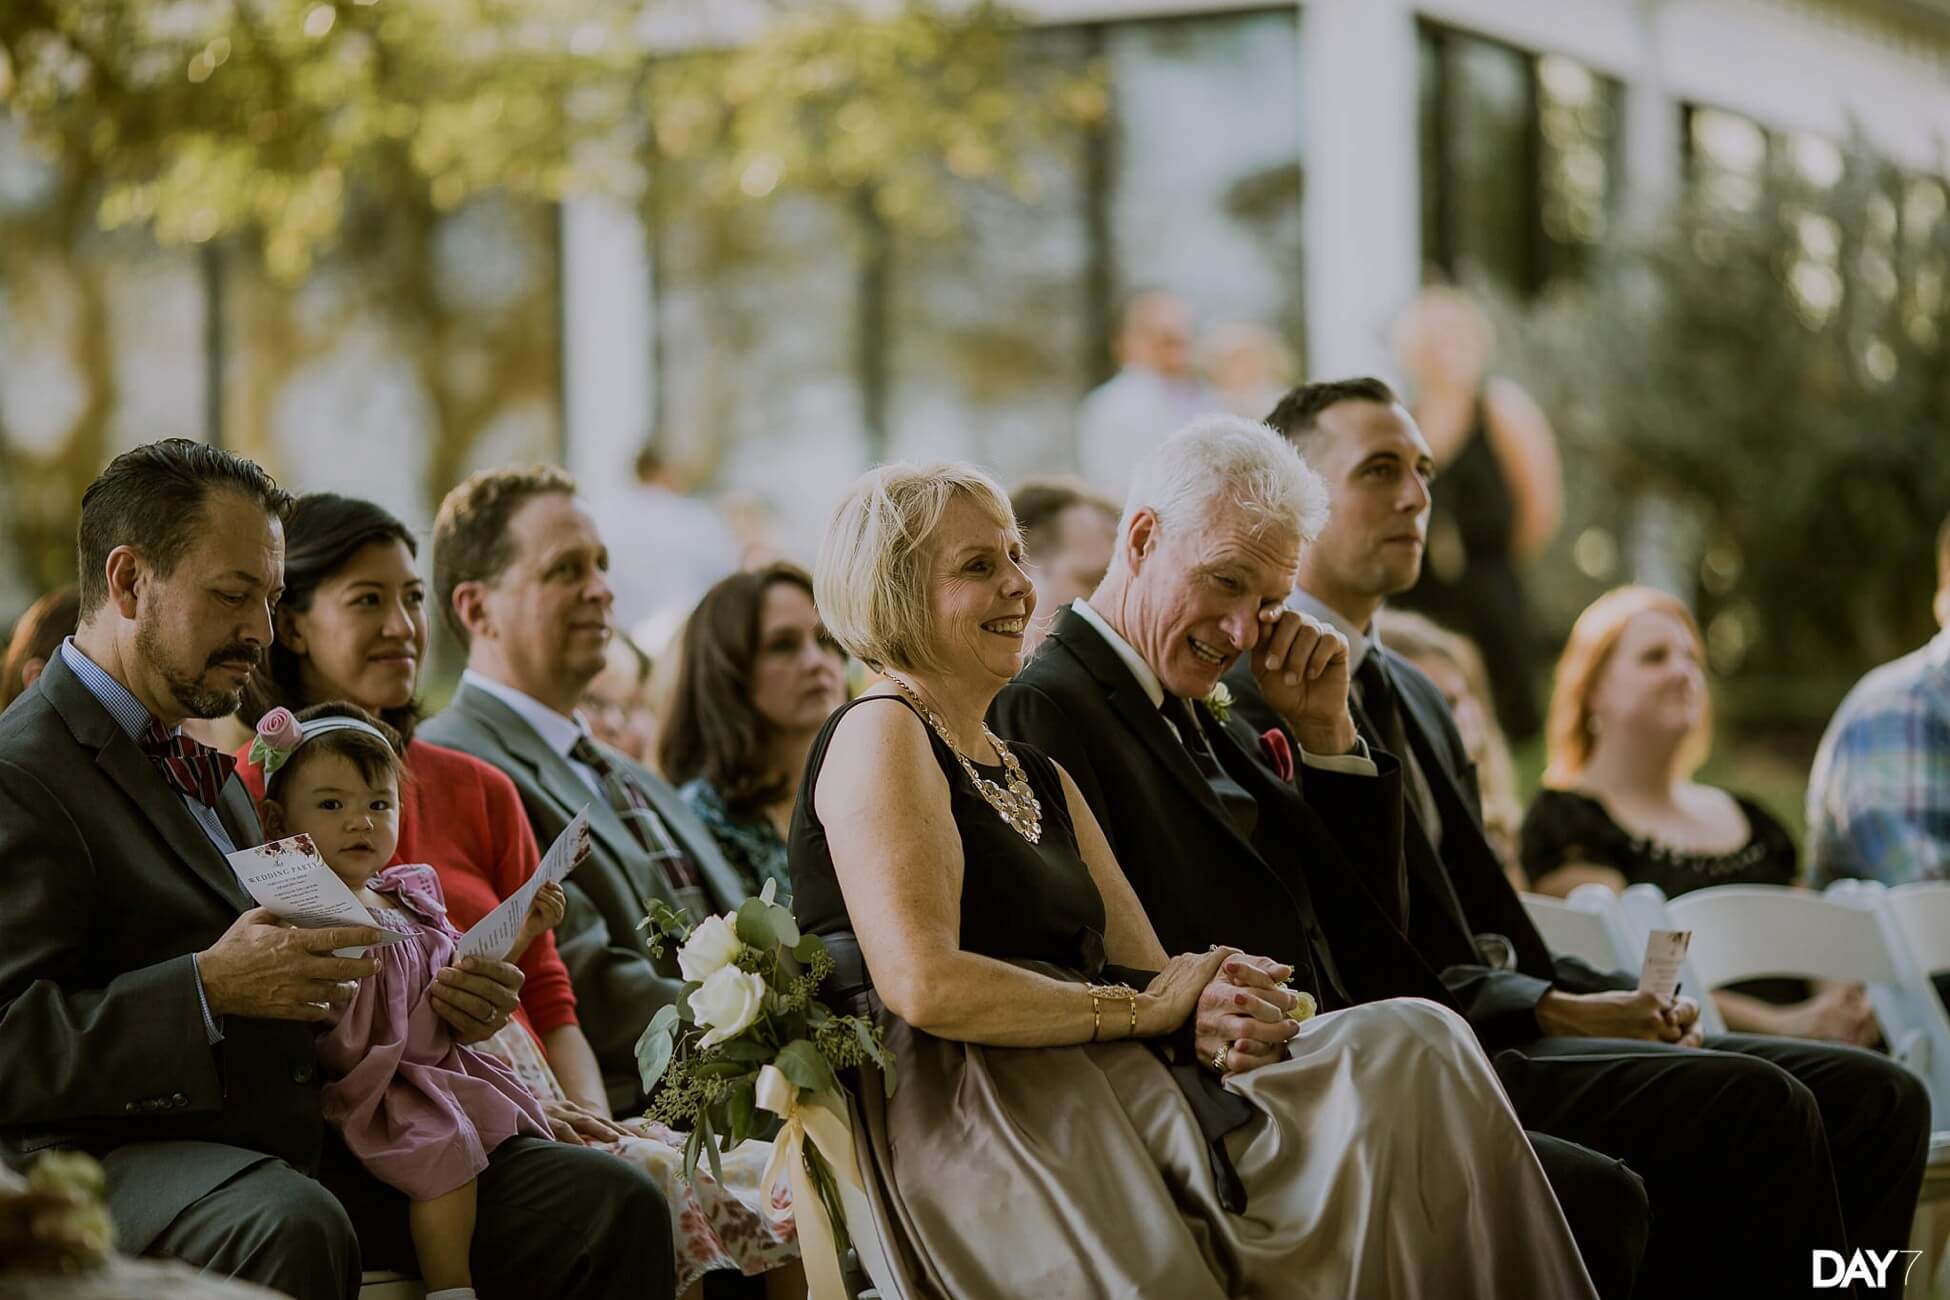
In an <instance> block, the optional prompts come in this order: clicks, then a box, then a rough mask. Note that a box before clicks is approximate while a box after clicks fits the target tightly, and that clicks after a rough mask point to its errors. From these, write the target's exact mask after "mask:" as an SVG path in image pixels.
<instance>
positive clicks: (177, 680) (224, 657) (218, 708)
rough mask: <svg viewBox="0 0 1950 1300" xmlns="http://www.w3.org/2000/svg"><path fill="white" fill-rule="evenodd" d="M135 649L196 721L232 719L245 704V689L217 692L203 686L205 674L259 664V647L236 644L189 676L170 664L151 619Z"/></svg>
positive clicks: (137, 634) (143, 626) (137, 632)
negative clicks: (229, 667)
mask: <svg viewBox="0 0 1950 1300" xmlns="http://www.w3.org/2000/svg"><path fill="white" fill-rule="evenodd" d="M135 649H136V653H137V654H139V655H141V656H142V659H143V661H144V662H145V663H147V664H148V665H149V666H150V667H151V668H153V669H155V670H156V671H157V672H159V673H161V674H162V678H163V681H165V682H166V683H168V685H169V693H170V695H171V696H172V697H174V699H175V700H176V702H177V703H178V704H180V705H182V706H183V713H184V715H185V716H187V717H192V718H222V717H228V716H229V715H230V714H232V713H235V712H236V711H237V706H238V705H239V704H242V703H243V701H244V688H243V687H242V686H241V685H239V686H238V687H237V688H236V689H235V690H228V691H224V690H216V689H214V688H212V687H209V686H205V685H204V684H203V673H206V672H208V671H209V670H210V669H212V668H216V667H218V666H220V665H223V664H244V665H246V666H248V667H251V668H255V667H256V666H257V661H258V649H257V647H256V646H253V645H251V644H249V643H248V642H244V641H233V642H231V643H230V644H229V645H227V646H224V647H222V648H221V649H219V650H217V651H215V652H214V653H212V654H211V655H210V657H209V658H208V659H206V660H204V661H203V667H202V669H201V670H200V671H198V672H195V673H186V672H184V671H183V670H182V669H180V668H178V667H177V666H176V665H175V664H173V663H171V662H170V660H169V656H168V653H167V651H166V650H165V649H164V647H163V642H162V636H161V634H160V633H159V632H157V630H156V625H155V623H153V622H151V621H149V620H147V619H145V620H143V621H141V622H140V623H138V624H137V625H136V629H135Z"/></svg>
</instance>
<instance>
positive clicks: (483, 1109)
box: [318, 866, 550, 1201]
mask: <svg viewBox="0 0 1950 1300" xmlns="http://www.w3.org/2000/svg"><path fill="white" fill-rule="evenodd" d="M370 887H371V889H372V890H373V892H374V893H378V894H389V895H391V896H392V897H393V898H394V899H396V900H397V901H398V902H399V904H400V907H401V910H400V911H397V912H393V911H383V910H382V911H379V912H375V914H374V915H375V918H376V920H377V921H378V923H379V924H380V925H383V926H385V927H386V928H387V929H390V930H407V929H411V931H412V932H413V935H414V937H413V939H412V940H411V941H409V942H406V943H399V944H394V945H392V946H391V947H388V948H380V949H376V950H375V951H376V952H377V953H378V955H379V962H380V965H379V971H378V973H377V974H375V975H373V976H372V977H371V978H369V979H365V980H362V981H360V983H359V991H358V993H357V994H355V995H354V996H353V999H352V1001H351V1002H350V1003H349V1004H347V1006H346V1007H345V1010H344V1011H343V1012H342V1013H341V1014H340V1016H339V1019H338V1022H337V1023H336V1024H335V1025H333V1026H332V1027H331V1028H330V1029H329V1030H327V1031H326V1032H325V1033H322V1034H320V1035H319V1037H318V1061H319V1064H320V1065H321V1066H323V1067H324V1070H325V1074H326V1077H327V1079H328V1082H327V1083H326V1084H325V1088H324V1111H325V1119H326V1122H327V1123H330V1124H332V1125H333V1126H334V1127H336V1128H337V1129H338V1130H339V1132H340V1133H341V1134H343V1135H344V1138H345V1145H346V1147H347V1149H349V1150H350V1151H351V1152H352V1154H353V1155H355V1156H357V1157H358V1158H359V1161H360V1163H362V1164H363V1165H365V1167H366V1168H367V1169H368V1170H370V1171H371V1172H372V1174H373V1176H374V1177H376V1178H378V1179H379V1180H380V1181H382V1182H384V1183H387V1184H389V1185H391V1186H393V1187H397V1188H398V1189H399V1190H400V1191H402V1192H404V1193H406V1195H407V1196H408V1197H410V1198H412V1199H413V1200H416V1201H429V1200H432V1199H433V1198H434V1197H436V1196H444V1195H445V1194H446V1193H448V1192H451V1191H453V1190H455V1189H456V1188H459V1187H461V1186H463V1185H465V1184H466V1183H467V1182H468V1181H470V1180H471V1179H473V1178H474V1177H476V1176H477V1175H479V1174H480V1172H481V1171H482V1170H483V1169H486V1168H487V1163H488V1154H489V1153H490V1152H492V1151H493V1150H494V1149H495V1148H496V1147H498V1146H500V1145H501V1144H502V1143H503V1142H505V1141H507V1140H508V1139H509V1138H511V1137H513V1136H515V1135H516V1134H518V1133H526V1134H529V1135H532V1136H534V1137H540V1138H546V1137H548V1136H549V1135H550V1134H549V1127H548V1120H547V1118H546V1117H545V1116H544V1115H543V1113H542V1104H541V1103H540V1102H539V1101H537V1100H535V1097H534V1096H533V1094H531V1093H530V1092H529V1091H528V1090H527V1089H526V1088H525V1087H523V1086H522V1084H521V1082H520V1081H519V1080H518V1079H516V1078H515V1075H514V1072H513V1071H512V1070H510V1069H509V1068H508V1067H507V1066H505V1065H503V1064H502V1063H501V1062H500V1061H498V1060H496V1059H494V1058H493V1057H492V1056H489V1055H487V1054H485V1053H483V1052H479V1051H476V1050H475V1049H474V1048H471V1047H463V1046H461V1045H460V1044H459V1043H458V1042H456V1041H455V1039H454V1036H453V1031H452V1030H451V1029H449V1028H448V1026H447V1022H446V1021H444V1020H442V1019H441V1018H440V1017H439V1015H437V1014H436V1013H435V1011H434V1009H433V1004H432V1003H431V1002H430V1001H429V1000H428V998H427V991H428V989H429V987H430V986H431V985H432V983H433V975H434V972H435V971H437V970H439V969H440V968H441V967H442V966H447V965H451V964H452V963H453V960H454V942H455V940H457V939H459V938H460V935H459V934H458V933H456V932H455V930H454V928H453V927H452V926H451V925H449V924H448V923H447V909H446V904H445V901H444V899H443V898H442V896H441V893H440V879H439V877H438V876H436V875H435V874H434V871H433V868H432V867H425V866H399V867H388V868H387V869H386V870H385V871H383V872H381V873H380V874H379V875H378V877H377V878H375V879H374V880H373V881H372V882H371V886H370Z"/></svg>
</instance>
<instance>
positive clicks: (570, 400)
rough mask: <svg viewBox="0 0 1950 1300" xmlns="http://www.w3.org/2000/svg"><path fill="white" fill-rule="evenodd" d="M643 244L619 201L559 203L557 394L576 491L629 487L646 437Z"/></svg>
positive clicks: (595, 493)
mask: <svg viewBox="0 0 1950 1300" xmlns="http://www.w3.org/2000/svg"><path fill="white" fill-rule="evenodd" d="M650 283H651V281H650V245H649V240H648V239H647V238H646V234H645V231H644V227H643V222H642V220H641V219H640V218H639V217H638V216H637V213H636V210H635V209H634V208H633V207H632V206H631V205H630V204H629V203H628V202H626V201H624V200H620V199H616V198H612V197H609V196H601V195H587V196H583V197H578V198H573V199H569V200H567V201H566V202H564V203H563V205H562V395H563V403H562V407H563V412H564V420H565V422H566V423H567V426H568V427H567V429H566V430H565V434H566V437H565V441H566V443H567V445H568V462H569V463H568V469H569V472H570V473H572V474H574V475H575V476H576V480H577V482H578V483H579V484H580V485H581V487H582V489H583V491H584V493H585V494H587V495H589V496H591V497H599V496H602V495H604V494H605V493H606V492H607V491H608V490H610V489H611V488H614V487H616V486H619V485H622V484H626V483H628V482H630V481H631V474H632V463H633V462H634V460H635V457H636V453H637V451H638V449H639V448H640V447H641V446H642V445H643V440H644V438H645V437H646V436H647V435H648V434H649V433H650V432H651V428H650V421H651V413H652V411H653V410H654V409H655V406H654V404H653V403H652V400H651V398H652V392H653V389H652V385H653V384H655V383H656V381H657V376H655V375H654V374H652V373H651V369H652V356H653V351H652V331H653V330H654V328H655V322H654V318H653V316H652V303H651V301H650Z"/></svg>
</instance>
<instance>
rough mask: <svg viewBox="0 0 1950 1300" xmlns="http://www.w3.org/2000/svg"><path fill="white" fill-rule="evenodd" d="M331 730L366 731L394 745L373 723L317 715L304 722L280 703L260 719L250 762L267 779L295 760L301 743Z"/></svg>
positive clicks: (389, 744)
mask: <svg viewBox="0 0 1950 1300" xmlns="http://www.w3.org/2000/svg"><path fill="white" fill-rule="evenodd" d="M328 731H363V732H365V733H366V734H367V735H369V736H372V737H374V738H375V739H378V740H382V741H385V743H386V747H387V748H388V749H391V748H392V744H393V742H392V741H390V740H386V733H384V732H383V731H381V730H380V729H379V728H377V727H375V726H373V725H372V724H371V723H369V722H361V721H360V720H359V719H357V718H313V719H312V720H311V721H310V722H300V721H298V716H297V715H296V714H294V713H293V712H292V711H291V710H290V709H287V708H285V707H284V706H283V705H279V706H278V707H277V708H275V709H272V710H271V711H270V712H269V713H267V714H265V715H264V716H263V717H261V718H259V719H258V720H257V734H256V735H254V736H252V737H251V752H250V761H251V762H253V763H255V764H257V765H258V767H259V768H261V769H262V770H263V772H264V779H265V780H266V781H269V780H270V779H271V776H272V774H273V773H275V772H276V771H277V770H278V769H279V768H281V767H283V766H284V765H285V764H286V763H288V762H290V761H291V756H292V755H293V754H295V753H297V752H298V746H300V745H302V744H304V743H305V742H306V741H307V740H312V739H315V738H316V737H319V736H322V735H324V734H325V733H326V732H328Z"/></svg>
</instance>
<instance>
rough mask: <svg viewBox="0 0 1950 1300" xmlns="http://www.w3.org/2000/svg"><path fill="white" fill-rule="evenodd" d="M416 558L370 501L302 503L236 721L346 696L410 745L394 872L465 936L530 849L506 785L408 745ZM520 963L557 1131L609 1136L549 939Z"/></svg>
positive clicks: (514, 885)
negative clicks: (410, 876)
mask: <svg viewBox="0 0 1950 1300" xmlns="http://www.w3.org/2000/svg"><path fill="white" fill-rule="evenodd" d="M415 553H416V548H415V546H414V542H413V535H412V534H411V533H409V532H408V531H407V530H406V526H405V525H404V524H402V523H400V522H399V520H397V519H395V518H393V516H391V515H390V514H388V513H386V511H384V510H382V509H381V508H379V507H378V506H376V505H373V504H372V503H371V502H367V501H359V500H355V499H353V498H350V497H341V496H335V495H333V494H331V493H327V492H319V493H313V494H311V495H309V496H304V497H300V498H299V499H298V503H297V506H296V508H295V509H294V510H293V511H292V515H291V519H290V522H289V523H287V524H286V525H285V557H284V582H285V587H284V595H283V597H282V599H281V600H280V602H279V604H278V611H277V640H276V641H275V642H274V643H273V645H272V646H271V649H270V653H269V654H268V655H266V656H265V657H264V659H263V660H261V661H260V662H259V665H258V668H257V672H256V674H255V675H254V676H253V677H252V679H251V682H250V685H249V687H248V689H247V690H246V691H245V693H244V704H243V707H242V709H241V710H240V713H241V716H242V718H243V720H244V721H245V722H247V723H250V724H251V725H253V726H255V725H256V723H257V720H258V718H260V717H262V716H263V715H264V714H265V713H268V712H269V711H270V710H271V709H273V708H275V707H277V706H278V705H284V706H285V707H286V708H289V709H291V710H292V711H293V712H296V711H298V710H300V709H305V708H309V707H310V706H312V705H314V704H323V703H325V702H327V701H329V700H348V701H350V702H351V703H353V704H357V705H358V706H360V707H361V708H363V709H365V710H366V711H368V712H370V713H374V714H377V715H378V716H379V717H381V718H382V719H384V720H385V721H386V722H387V723H388V724H389V725H391V726H392V727H393V728H394V729H396V730H397V731H398V732H399V733H400V735H401V736H402V737H404V738H405V739H406V741H407V746H406V772H407V779H406V781H405V782H404V783H403V785H402V786H401V789H400V835H399V852H398V853H396V854H395V855H394V858H393V862H394V863H395V864H397V863H402V862H424V863H427V864H429V865H431V866H432V867H433V868H434V870H435V871H437V872H438V873H439V876H440V885H441V888H442V889H443V890H444V891H445V892H446V895H447V907H448V911H449V914H450V915H451V917H452V919H453V922H454V924H455V925H456V926H458V927H459V928H461V929H463V930H465V929H466V928H467V927H468V926H470V925H472V924H473V923H474V922H476V921H478V920H480V919H481V918H482V917H483V916H485V915H487V914H488V913H489V912H490V911H492V910H493V909H494V907H495V905H496V904H498V903H499V902H500V901H501V900H502V899H504V898H506V897H508V895H510V894H512V893H514V892H515V890H517V889H518V888H520V887H521V884H522V882H523V881H525V880H527V879H528V877H529V876H530V875H531V874H532V873H533V872H534V870H535V865H536V863H537V861H538V860H539V858H540V853H539V851H538V850H537V848H536V845H535V833H534V831H533V830H531V829H530V828H529V825H528V816H527V814H526V813H524V812H523V811H522V807H521V798H520V796H519V795H517V794H516V793H515V786H514V782H512V781H510V780H509V779H508V778H507V776H506V775H504V774H503V773H501V772H500V771H498V770H497V769H495V768H493V767H490V766H489V765H488V764H486V763H483V762H482V761H481V760H480V759H477V758H474V757H472V756H471V755H468V754H462V753H459V752H457V751H455V750H451V749H444V748H442V747H441V746H439V745H432V744H428V743H427V742H426V741H424V740H416V739H414V738H413V724H414V722H415V721H416V720H417V719H418V716H419V712H418V708H417V706H416V705H415V702H414V690H415V688H416V687H417V686H418V684H419V676H420V666H421V665H422V664H423V663H424V662H425V660H426V652H427V615H426V607H425V600H426V596H425V584H424V583H422V582H421V580H420V577H419V574H417V573H416V572H415V571H414V568H413V561H414V556H415ZM237 775H238V776H239V777H241V778H243V781H244V784H245V785H246V786H248V787H249V788H250V791H251V794H252V796H253V797H255V798H257V799H259V800H261V799H263V797H264V774H263V773H262V772H261V771H259V770H258V769H257V767H256V766H255V765H253V764H252V763H251V762H250V747H249V746H245V747H244V748H243V749H241V750H239V751H238V753H237ZM519 965H520V966H521V970H522V974H523V975H524V976H526V979H525V981H524V982H523V984H522V988H521V1006H520V1008H519V1009H518V1010H517V1011H516V1013H515V1019H516V1020H517V1021H518V1022H519V1023H520V1024H521V1025H522V1026H523V1027H524V1028H526V1029H527V1030H528V1032H529V1033H530V1034H531V1035H533V1036H534V1038H535V1040H536V1042H537V1043H538V1044H539V1045H540V1047H541V1049H542V1053H543V1055H544V1056H545V1057H546V1058H547V1060H548V1064H549V1066H550V1067H551V1068H552V1069H553V1070H554V1072H555V1077H556V1079H557V1080H558V1081H559V1082H560V1083H561V1085H562V1091H563V1092H565V1093H566V1094H567V1095H568V1101H567V1102H557V1103H554V1104H552V1105H551V1107H550V1116H549V1118H550V1120H551V1122H552V1123H553V1126H554V1128H555V1129H556V1135H557V1136H558V1137H562V1138H564V1139H565V1140H576V1137H577V1135H578V1134H580V1135H582V1136H586V1137H590V1138H594V1139H596V1140H598V1141H607V1140H609V1139H611V1138H612V1137H615V1136H618V1135H619V1134H620V1132H621V1131H620V1130H618V1129H616V1127H615V1126H614V1125H613V1124H610V1123H609V1107H608V1104H607V1102H606V1101H605V1100H604V1096H603V1081H602V1073H601V1071H600V1070H599V1069H598V1068H597V1065H596V1057H595V1054H594V1053H593V1052H592V1051H590V1049H589V1040H588V1039H586V1038H585V1037H583V1033H582V1029H581V1027H580V1026H579V1025H577V1023H576V999H575V993H574V991H573V990H572V989H571V988H570V987H569V972H568V969H567V968H566V967H564V966H563V965H562V959H561V957H560V956H558V955H557V954H556V951H555V936H554V935H553V934H552V933H551V934H544V935H542V937H541V938H539V939H537V940H536V941H535V942H534V943H532V944H530V945H529V947H528V951H527V953H525V954H524V955H523V957H522V959H521V961H520V963H519Z"/></svg>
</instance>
